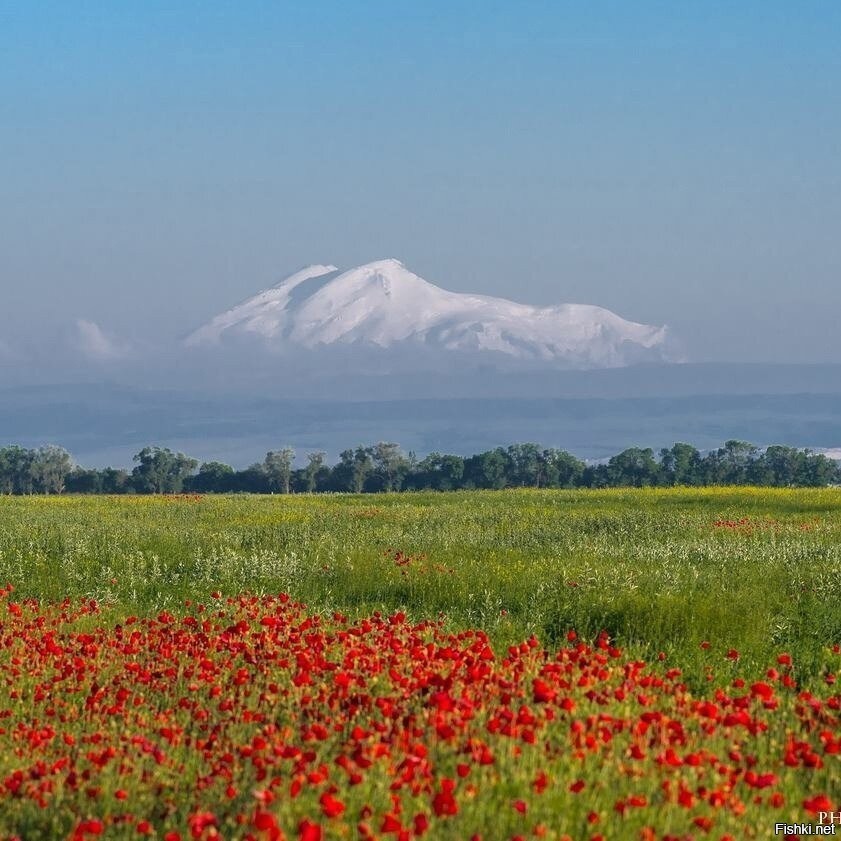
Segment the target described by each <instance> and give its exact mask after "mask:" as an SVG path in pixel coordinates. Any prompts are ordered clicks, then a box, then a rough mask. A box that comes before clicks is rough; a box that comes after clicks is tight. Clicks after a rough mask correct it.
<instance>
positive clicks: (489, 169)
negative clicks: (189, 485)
mask: <svg viewBox="0 0 841 841" xmlns="http://www.w3.org/2000/svg"><path fill="white" fill-rule="evenodd" d="M839 43H841V3H838V2H837V0H827V2H808V0H803V2H797V3H793V2H790V0H786V2H774V0H763V2H751V1H749V0H745V2H740V3H733V2H727V3H724V2H703V3H700V2H698V3H675V2H660V3H646V2H640V3H629V2H626V0H620V1H619V2H613V3H607V2H603V3H599V2H596V3H584V2H577V3H562V2H557V0H547V1H546V2H529V0H516V2H515V0H509V2H505V3H498V2H492V0H477V2H458V0H448V1H447V2H419V1H418V2H412V3H406V2H399V1H398V0H385V1H384V2H379V1H377V2H368V1H367V0H358V2H347V0H344V2H335V3H328V2H319V0H309V1H307V0H301V2H295V3H291V2H278V1H277V0H275V2H256V0H251V1H250V2H242V3H235V2H228V3H219V2H208V0H204V1H203V2H166V3H164V2H156V1H155V0H144V2H125V3H114V2H84V0H77V2H73V3H68V2H37V0H34V2H24V0H0V342H5V343H6V344H7V345H9V344H12V345H13V344H14V343H15V342H17V341H18V340H19V337H20V336H21V335H24V334H25V335H28V336H32V335H39V334H41V333H42V332H49V331H55V330H61V329H63V328H62V325H66V324H67V323H68V322H71V321H75V319H77V318H83V319H86V320H87V321H89V322H90V324H91V327H90V331H89V334H88V339H89V340H90V341H93V342H95V341H97V340H98V335H97V333H96V325H99V326H100V327H102V328H103V329H105V330H106V331H112V332H113V333H115V334H116V335H118V336H124V337H126V338H127V339H130V338H135V339H136V338H137V337H139V336H143V337H147V338H152V339H157V338H161V339H170V338H171V337H173V336H176V335H179V334H183V333H185V332H187V331H188V330H190V329H191V328H193V327H195V326H196V325H197V324H199V323H201V322H202V321H204V320H205V319H206V318H208V317H209V316H210V315H212V314H215V313H216V312H218V311H219V310H221V309H225V308H227V307H228V306H229V305H231V304H233V303H235V302H237V301H238V300H240V299H242V298H243V297H246V296H248V295H250V294H252V293H253V292H256V291H257V290H259V289H261V288H263V287H266V286H269V285H271V284H273V283H275V282H276V281H277V280H279V279H280V278H281V277H282V276H283V275H285V274H287V273H289V272H291V271H292V270H294V269H296V268H298V267H300V266H302V265H304V264H308V263H313V262H333V263H335V264H337V265H339V266H352V265H356V264H358V263H362V262H367V261H369V260H372V259H376V258H380V257H385V256H394V257H398V258H400V259H402V260H403V261H404V262H405V263H406V264H407V265H408V266H409V267H410V268H412V269H413V270H414V271H416V272H417V273H419V274H421V275H422V276H424V277H425V278H427V279H428V280H430V281H433V282H435V283H438V284H440V285H442V286H445V287H447V288H450V289H454V290H459V291H477V292H484V293H488V294H495V295H503V296H507V297H512V298H515V299H519V300H522V301H526V302H531V303H539V304H548V303H558V302H564V301H577V302H586V303H595V304H600V305H603V306H606V307H609V308H611V309H613V310H615V311H616V312H618V313H620V314H621V315H623V316H625V317H628V318H632V319H635V320H640V321H646V322H651V323H668V324H670V325H672V327H673V328H674V330H675V332H676V333H677V334H678V335H679V336H680V337H682V338H683V340H684V344H685V347H686V349H687V352H688V354H689V356H690V357H691V358H693V359H698V360H704V359H730V360H750V361H754V360H790V361H835V362H841V340H839V330H838V326H837V325H838V317H839V313H841V49H839Z"/></svg>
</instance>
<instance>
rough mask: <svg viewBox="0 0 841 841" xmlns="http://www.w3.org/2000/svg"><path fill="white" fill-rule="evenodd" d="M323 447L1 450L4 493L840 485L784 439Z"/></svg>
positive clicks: (835, 470) (827, 467)
mask: <svg viewBox="0 0 841 841" xmlns="http://www.w3.org/2000/svg"><path fill="white" fill-rule="evenodd" d="M325 459H326V455H325V453H323V452H311V453H307V454H306V465H305V466H304V467H296V466H295V461H296V460H295V451H294V450H292V449H291V448H288V447H287V448H283V449H280V450H273V451H270V452H268V453H266V457H265V458H264V459H263V461H262V462H259V463H256V464H252V465H251V466H250V467H247V468H245V469H244V470H235V469H234V468H233V467H231V466H230V465H228V464H223V463H222V462H218V461H209V462H204V463H202V464H199V462H198V461H197V460H196V459H193V458H190V457H189V456H186V455H184V453H178V452H173V451H172V450H170V449H168V448H166V447H144V448H143V449H142V450H141V451H140V452H139V453H137V455H136V456H134V463H135V466H134V468H133V469H132V470H130V471H129V470H124V469H119V468H113V467H106V468H104V469H102V470H95V469H86V468H84V467H80V466H78V465H76V464H75V463H74V461H73V458H72V457H71V455H70V454H69V453H68V452H67V451H66V450H64V449H62V448H61V447H56V446H46V447H40V448H38V449H31V450H29V449H24V448H23V447H18V446H11V447H4V448H0V494H61V493H76V494H151V493H261V494H267V493H282V494H287V493H325V492H352V493H382V492H391V491H421V490H436V491H451V490H468V489H475V488H482V489H497V490H500V489H503V488H515V487H517V488H519V487H532V488H614V487H615V488H622V487H636V488H641V487H655V486H657V487H668V486H674V485H688V486H696V487H700V486H706V485H760V486H769V487H823V486H827V485H834V484H841V465H839V464H838V463H837V462H835V461H833V460H832V459H830V458H827V457H826V456H825V455H822V454H820V453H815V452H812V451H811V450H808V449H797V448H795V447H785V446H779V445H775V446H772V447H767V448H766V449H759V448H757V447H755V446H753V445H752V444H749V443H747V442H745V441H736V440H732V441H728V442H727V443H726V444H724V446H723V447H720V448H719V449H717V450H711V451H709V452H707V453H704V454H702V453H701V452H700V451H699V450H698V449H696V448H695V447H693V446H692V445H690V444H684V443H677V444H674V445H673V446H672V447H669V448H664V449H661V450H660V451H659V452H658V453H657V454H655V452H654V450H652V449H651V448H640V447H631V448H629V449H627V450H623V451H622V452H621V453H619V454H618V455H615V456H613V457H612V458H611V459H609V460H608V461H607V462H605V463H600V464H587V463H586V462H584V461H582V460H581V459H579V458H576V457H575V456H574V455H572V454H571V453H568V452H566V451H565V450H558V449H554V448H552V447H548V448H547V447H541V446H540V445H538V444H513V445H511V446H510V447H497V448H495V449H493V450H488V451H486V452H483V453H477V454H476V455H472V456H468V457H463V456H457V455H447V454H442V453H437V452H435V453H430V454H429V455H428V456H426V457H425V458H422V459H418V458H417V457H416V456H415V455H414V453H411V452H410V453H404V452H403V450H402V449H401V448H400V446H399V445H398V444H394V443H389V442H380V443H378V444H374V445H373V446H367V447H362V446H360V447H356V448H355V449H348V450H344V451H343V452H342V453H341V454H340V455H339V460H338V462H336V463H335V464H333V465H329V464H327V462H326V460H325Z"/></svg>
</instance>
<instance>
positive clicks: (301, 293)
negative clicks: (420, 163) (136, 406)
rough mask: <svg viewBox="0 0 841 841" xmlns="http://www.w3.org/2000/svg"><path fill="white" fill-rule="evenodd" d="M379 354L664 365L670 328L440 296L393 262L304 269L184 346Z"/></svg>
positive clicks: (604, 314)
mask: <svg viewBox="0 0 841 841" xmlns="http://www.w3.org/2000/svg"><path fill="white" fill-rule="evenodd" d="M247 338H252V339H256V340H258V341H259V342H261V343H263V344H265V345H266V346H267V347H269V348H271V349H274V350H279V351H283V350H286V349H289V350H291V349H308V350H316V349H325V348H330V347H339V348H340V347H347V346H352V347H356V348H381V349H388V350H391V351H395V350H398V349H404V350H411V351H414V352H419V351H422V350H428V351H439V352H440V351H447V352H459V351H460V352H469V353H473V354H477V353H478V354H482V355H483V356H484V355H487V354H502V355H503V356H505V357H509V358H513V359H517V360H533V361H539V362H544V363H554V364H560V365H563V366H564V367H576V368H606V367H621V366H623V365H627V364H631V363H633V362H639V361H670V360H669V352H668V350H667V329H666V328H665V327H652V326H650V325H647V324H637V323H635V322H632V321H626V320H625V319H623V318H620V317H619V316H618V315H616V314H615V313H613V312H611V311H610V310H606V309H603V308H601V307H596V306H589V305H586V304H560V305H558V306H550V307H537V306H530V305H527V304H518V303H515V302H513V301H508V300H505V299H503V298H493V297H489V296H486V295H472V294H462V293H458V292H449V291H447V290H445V289H441V288H439V287H437V286H435V285H433V284H431V283H429V282H427V281H426V280H424V279H423V278H421V277H418V275H416V274H413V273H412V272H411V271H409V270H408V269H407V268H406V267H405V266H403V264H402V263H400V262H399V261H397V260H379V261H376V262H373V263H367V264H365V265H363V266H359V267H358V268H355V269H350V270H348V271H341V270H340V269H337V268H336V267H335V266H321V265H317V266H309V267H308V268H306V269H302V270H301V271H299V272H296V273H295V274H293V275H291V276H290V277H288V278H286V279H285V280H284V281H282V282H281V283H279V284H278V285H277V286H275V287H273V288H272V289H268V290H266V291H264V292H261V293H259V294H258V295H255V296H254V297H253V298H249V299H248V300H247V301H244V302H243V303H241V304H239V305H238V306H236V307H234V308H233V309H231V310H228V311H227V312H225V313H222V314H221V315H219V316H217V317H216V318H214V319H212V320H211V321H210V322H208V323H207V324H205V325H204V326H203V327H200V328H199V329H198V330H196V331H195V332H193V333H192V334H191V335H189V336H188V337H187V339H186V340H185V344H186V345H187V346H188V347H211V346H224V345H225V343H226V342H227V341H228V340H233V341H238V342H239V341H242V340H243V339H247Z"/></svg>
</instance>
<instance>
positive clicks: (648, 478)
mask: <svg viewBox="0 0 841 841" xmlns="http://www.w3.org/2000/svg"><path fill="white" fill-rule="evenodd" d="M607 475H608V477H609V481H610V483H611V484H612V485H615V486H617V487H627V486H629V485H630V486H631V487H634V488H643V487H648V486H650V485H656V484H657V483H658V480H659V478H660V465H659V464H657V462H656V461H655V459H654V451H653V450H652V449H651V448H650V447H646V448H645V449H642V448H640V447H630V448H628V449H627V450H623V451H622V452H621V453H619V454H618V455H615V456H613V458H611V459H610V460H609V461H608V463H607Z"/></svg>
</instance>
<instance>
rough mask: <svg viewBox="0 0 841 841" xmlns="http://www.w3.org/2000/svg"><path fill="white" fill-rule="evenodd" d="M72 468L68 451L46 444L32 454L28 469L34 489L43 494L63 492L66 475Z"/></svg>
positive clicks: (71, 460)
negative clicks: (30, 472)
mask: <svg viewBox="0 0 841 841" xmlns="http://www.w3.org/2000/svg"><path fill="white" fill-rule="evenodd" d="M72 469H73V459H72V458H70V453H68V452H67V450H65V449H62V448H61V447H56V446H54V445H53V444H48V445H47V446H45V447H39V448H38V449H37V450H35V452H34V453H33V454H32V459H31V462H30V470H31V471H32V481H33V485H34V488H35V490H36V491H37V492H38V493H44V494H60V493H64V485H65V482H66V480H67V476H68V475H69V473H70V471H71V470H72Z"/></svg>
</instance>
